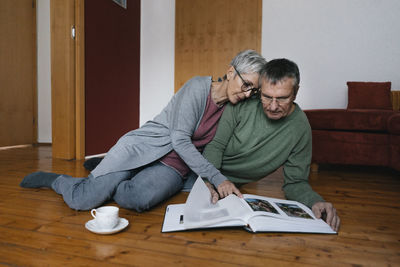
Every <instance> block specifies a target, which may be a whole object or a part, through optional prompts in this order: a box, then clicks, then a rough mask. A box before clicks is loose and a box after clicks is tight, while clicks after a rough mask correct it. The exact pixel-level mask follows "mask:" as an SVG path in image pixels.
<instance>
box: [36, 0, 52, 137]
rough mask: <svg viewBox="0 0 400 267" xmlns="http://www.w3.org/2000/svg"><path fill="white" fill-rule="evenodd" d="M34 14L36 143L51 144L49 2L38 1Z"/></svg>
mask: <svg viewBox="0 0 400 267" xmlns="http://www.w3.org/2000/svg"><path fill="white" fill-rule="evenodd" d="M36 12H37V14H36V23H37V58H38V60H37V90H38V142H39V143H51V75H50V70H51V68H50V0H38V1H37V7H36Z"/></svg>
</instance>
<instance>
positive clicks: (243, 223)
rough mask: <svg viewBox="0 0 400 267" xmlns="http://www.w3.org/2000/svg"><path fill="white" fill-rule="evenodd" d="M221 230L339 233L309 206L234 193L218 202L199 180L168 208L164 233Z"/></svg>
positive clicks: (163, 227)
mask: <svg viewBox="0 0 400 267" xmlns="http://www.w3.org/2000/svg"><path fill="white" fill-rule="evenodd" d="M219 227H243V228H244V229H245V230H247V231H249V232H297V233H321V234H336V232H335V231H334V230H332V229H331V228H330V226H329V225H328V224H327V223H326V222H324V221H323V220H322V219H317V218H316V217H315V216H314V214H313V212H312V211H311V210H310V209H309V208H308V207H306V206H305V205H303V204H301V203H299V202H297V201H290V200H283V199H276V198H268V197H263V196H257V195H249V194H243V198H239V197H238V196H236V195H234V194H231V195H229V196H227V197H225V198H223V199H220V200H219V201H218V202H217V203H215V204H213V203H212V202H211V193H210V190H209V189H208V188H207V186H206V184H205V183H204V181H203V180H202V179H201V178H200V177H199V178H197V180H196V182H195V184H194V185H193V188H192V190H191V192H190V194H189V196H188V198H187V200H186V203H184V204H171V205H168V206H167V208H166V211H165V216H164V222H163V226H162V230H161V232H163V233H166V232H176V231H187V230H194V229H207V228H219Z"/></svg>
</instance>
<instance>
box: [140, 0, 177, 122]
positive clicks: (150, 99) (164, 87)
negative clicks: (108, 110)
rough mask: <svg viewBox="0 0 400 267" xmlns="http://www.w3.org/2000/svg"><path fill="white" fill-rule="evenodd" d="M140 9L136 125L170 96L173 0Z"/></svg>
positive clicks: (145, 1)
mask: <svg viewBox="0 0 400 267" xmlns="http://www.w3.org/2000/svg"><path fill="white" fill-rule="evenodd" d="M141 9H142V11H141V34H140V125H142V124H143V123H145V122H146V121H148V120H151V119H152V118H153V117H154V116H155V115H157V114H158V113H159V112H160V111H161V109H162V108H164V106H166V105H167V103H168V101H169V99H170V98H171V97H172V96H173V94H174V55H175V53H174V52H175V46H174V45H175V0H142V2H141Z"/></svg>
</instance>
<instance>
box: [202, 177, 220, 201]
mask: <svg viewBox="0 0 400 267" xmlns="http://www.w3.org/2000/svg"><path fill="white" fill-rule="evenodd" d="M205 184H206V186H207V187H208V190H210V193H211V202H212V203H213V204H215V203H217V201H218V199H219V196H218V193H217V191H215V189H214V186H213V185H212V184H210V183H209V182H205Z"/></svg>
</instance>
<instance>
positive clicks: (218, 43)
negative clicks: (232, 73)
mask: <svg viewBox="0 0 400 267" xmlns="http://www.w3.org/2000/svg"><path fill="white" fill-rule="evenodd" d="M175 8H176V15H175V91H177V90H179V88H180V87H181V86H182V85H183V84H184V83H185V82H186V81H187V80H188V79H190V78H191V77H193V76H196V75H212V76H213V77H214V78H217V77H222V76H223V75H224V74H225V73H226V70H227V68H228V65H229V63H230V60H231V59H232V58H233V57H234V56H235V55H236V54H237V53H238V52H239V51H241V50H245V49H254V50H256V51H258V52H261V16H262V0H176V6H175Z"/></svg>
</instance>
